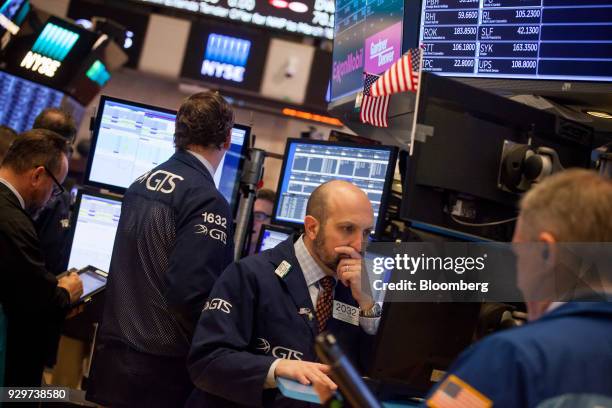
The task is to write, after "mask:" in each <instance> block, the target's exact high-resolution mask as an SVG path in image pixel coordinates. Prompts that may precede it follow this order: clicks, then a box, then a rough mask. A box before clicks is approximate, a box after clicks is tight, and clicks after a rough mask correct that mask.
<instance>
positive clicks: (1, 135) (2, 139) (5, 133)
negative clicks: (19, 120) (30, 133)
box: [0, 125, 17, 163]
mask: <svg viewBox="0 0 612 408" xmlns="http://www.w3.org/2000/svg"><path fill="white" fill-rule="evenodd" d="M16 138H17V132H15V131H14V130H13V129H11V128H10V127H8V126H4V125H0V163H2V159H3V158H4V156H5V155H6V152H7V151H8V149H9V147H10V146H11V143H13V141H14V140H15V139H16Z"/></svg>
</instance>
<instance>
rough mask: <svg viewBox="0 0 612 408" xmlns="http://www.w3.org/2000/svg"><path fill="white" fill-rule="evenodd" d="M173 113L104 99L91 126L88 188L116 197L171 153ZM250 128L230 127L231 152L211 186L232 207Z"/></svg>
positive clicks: (220, 166)
mask: <svg viewBox="0 0 612 408" xmlns="http://www.w3.org/2000/svg"><path fill="white" fill-rule="evenodd" d="M175 118H176V112H175V111H172V110H168V109H163V108H159V107H155V106H150V105H144V104H141V103H136V102H131V101H126V100H121V99H117V98H111V97H108V96H102V97H101V99H100V106H99V108H98V116H97V118H96V124H95V127H94V134H93V139H92V147H91V153H90V156H89V160H88V164H87V171H86V175H85V179H86V184H89V185H93V186H96V187H100V188H105V189H108V190H110V191H115V192H118V193H125V190H126V189H127V188H128V187H129V186H130V184H132V183H133V182H134V180H136V179H137V178H138V177H139V176H141V175H142V174H144V173H146V172H147V171H149V170H151V169H153V168H155V167H156V166H158V165H159V164H161V163H163V162H165V161H166V160H168V159H169V158H170V156H172V155H173V154H174V151H175V149H174V120H175ZM249 134H250V128H249V127H247V126H242V125H234V128H233V129H232V139H231V146H230V149H229V150H228V151H227V153H226V154H225V156H224V158H223V160H222V161H221V163H220V164H219V167H218V168H217V171H216V173H215V174H214V176H213V177H214V180H215V185H216V186H217V188H218V189H219V191H220V192H221V194H223V196H224V197H225V198H226V199H227V201H228V202H229V203H230V205H232V207H234V208H235V206H236V201H237V194H238V181H239V178H240V173H241V170H242V165H243V162H244V155H245V149H246V148H247V147H248V138H249Z"/></svg>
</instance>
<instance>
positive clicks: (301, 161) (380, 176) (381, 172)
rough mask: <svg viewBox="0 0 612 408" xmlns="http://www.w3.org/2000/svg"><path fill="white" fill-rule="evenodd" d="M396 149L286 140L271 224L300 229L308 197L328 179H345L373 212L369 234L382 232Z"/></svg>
mask: <svg viewBox="0 0 612 408" xmlns="http://www.w3.org/2000/svg"><path fill="white" fill-rule="evenodd" d="M396 159H397V148H396V147H392V146H363V145H356V144H346V143H337V142H322V141H308V140H304V139H288V140H287V146H286V148H285V156H284V160H283V168H282V170H281V177H280V179H279V184H278V190H277V191H278V196H277V201H276V203H275V206H274V213H273V222H274V223H275V224H280V225H290V226H294V227H297V226H300V225H301V224H302V223H303V220H304V216H305V215H306V204H307V203H308V198H309V197H310V194H311V193H312V192H313V191H314V189H315V188H317V187H318V186H319V185H321V184H323V183H325V182H326V181H330V180H336V179H340V180H346V181H350V182H351V183H353V184H355V185H356V186H357V187H359V188H361V189H362V190H363V191H364V192H365V193H366V194H367V195H368V198H369V199H370V203H371V204H372V209H373V210H374V229H373V231H372V233H373V234H375V235H376V236H379V235H380V233H381V232H382V229H383V224H384V218H385V217H384V215H385V212H386V208H387V199H388V195H389V191H390V189H391V181H392V180H393V174H394V171H395V161H396Z"/></svg>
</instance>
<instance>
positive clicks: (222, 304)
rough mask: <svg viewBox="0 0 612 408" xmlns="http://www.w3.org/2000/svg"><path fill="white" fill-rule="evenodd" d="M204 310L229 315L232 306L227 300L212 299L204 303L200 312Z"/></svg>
mask: <svg viewBox="0 0 612 408" xmlns="http://www.w3.org/2000/svg"><path fill="white" fill-rule="evenodd" d="M205 310H220V311H222V312H223V313H227V314H230V313H231V311H232V304H231V303H230V302H228V301H227V300H223V299H219V298H214V299H210V300H207V301H206V303H204V308H203V309H202V311H205Z"/></svg>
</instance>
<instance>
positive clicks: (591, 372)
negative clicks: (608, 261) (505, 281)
mask: <svg viewBox="0 0 612 408" xmlns="http://www.w3.org/2000/svg"><path fill="white" fill-rule="evenodd" d="M448 373H449V374H454V375H456V376H457V377H459V378H460V379H461V380H463V381H464V382H466V383H467V384H469V385H470V386H472V387H474V388H475V389H476V390H477V391H478V392H480V393H482V394H483V395H484V396H485V397H487V398H489V399H491V400H492V401H493V406H494V407H538V406H540V407H542V406H546V404H551V405H550V406H560V405H554V403H553V401H552V400H551V399H553V398H557V401H558V402H560V401H566V405H563V406H564V407H565V406H578V405H576V404H577V402H574V403H569V405H567V404H568V401H570V400H572V398H575V400H574V401H579V400H584V397H585V396H586V397H587V398H586V399H589V398H591V400H592V401H597V400H599V399H601V398H603V399H606V398H608V403H610V402H612V303H611V302H571V303H567V304H564V305H562V306H560V307H558V308H557V309H554V310H552V311H550V312H548V313H546V314H545V315H544V316H542V317H541V318H540V319H538V320H536V321H534V322H532V323H529V324H527V325H525V326H523V327H520V328H516V329H510V330H507V331H503V332H500V333H497V334H493V335H491V336H490V337H487V338H485V339H484V340H482V341H481V342H479V343H476V344H475V345H473V346H472V347H471V348H469V349H468V350H466V351H465V352H464V353H463V354H462V355H461V356H460V357H459V358H458V359H457V360H456V362H455V363H453V365H452V367H451V368H450V369H449V371H448ZM439 388H443V386H441V387H439ZM436 391H437V390H436V389H434V390H432V392H431V395H433V393H435V392H436ZM453 394H455V393H454V392H453ZM577 394H579V395H582V397H580V396H579V395H577ZM455 398H460V397H459V396H456V397H455ZM602 406H603V405H602ZM606 406H607V405H606Z"/></svg>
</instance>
